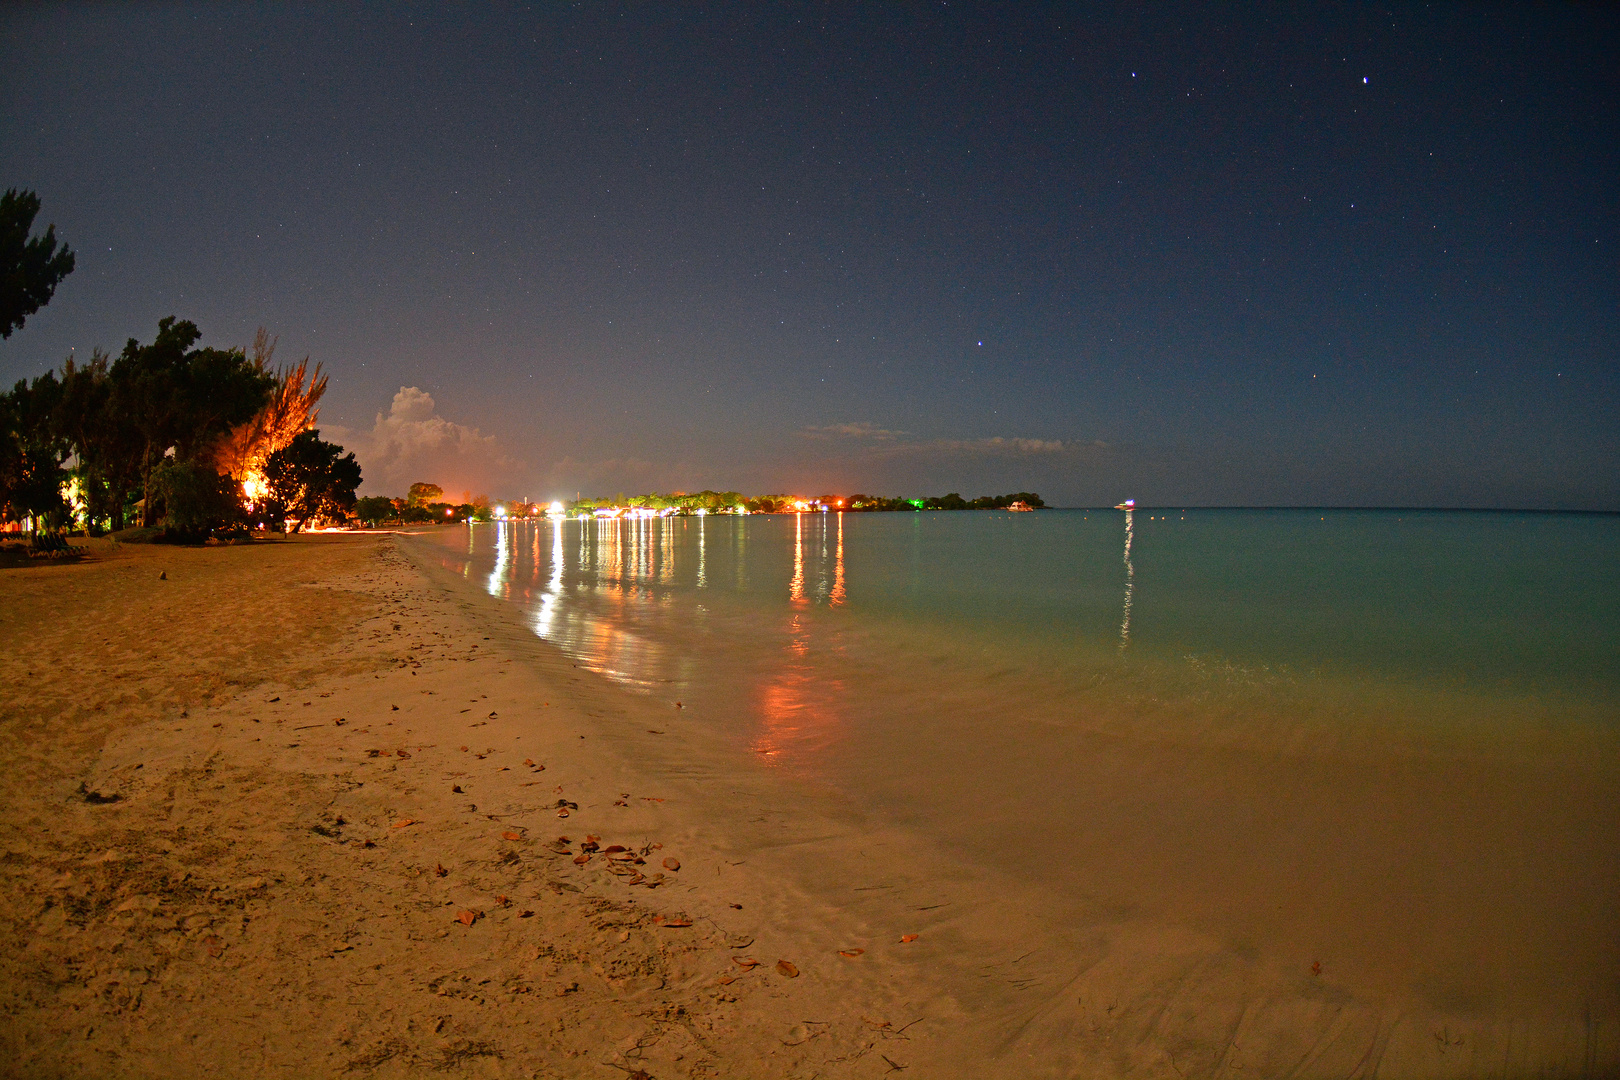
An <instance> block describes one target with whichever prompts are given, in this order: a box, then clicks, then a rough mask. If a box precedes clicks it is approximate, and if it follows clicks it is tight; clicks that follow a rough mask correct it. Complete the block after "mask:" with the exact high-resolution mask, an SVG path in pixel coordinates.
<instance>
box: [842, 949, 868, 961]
mask: <svg viewBox="0 0 1620 1080" xmlns="http://www.w3.org/2000/svg"><path fill="white" fill-rule="evenodd" d="M865 951H866V950H865V949H839V950H838V955H839V956H847V957H848V958H849V959H851V960H853V959H855V958H856V957H857V956H859V955H861V954H862V953H864V952H865Z"/></svg>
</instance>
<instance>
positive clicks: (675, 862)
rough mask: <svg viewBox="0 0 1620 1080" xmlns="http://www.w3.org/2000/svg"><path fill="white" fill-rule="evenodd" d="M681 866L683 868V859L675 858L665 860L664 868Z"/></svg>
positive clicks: (675, 868) (671, 868)
mask: <svg viewBox="0 0 1620 1080" xmlns="http://www.w3.org/2000/svg"><path fill="white" fill-rule="evenodd" d="M680 868H681V860H679V859H674V858H671V859H665V860H664V869H665V870H679V869H680Z"/></svg>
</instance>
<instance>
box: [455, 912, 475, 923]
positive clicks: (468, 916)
mask: <svg viewBox="0 0 1620 1080" xmlns="http://www.w3.org/2000/svg"><path fill="white" fill-rule="evenodd" d="M477 921H478V912H476V911H458V912H456V922H458V923H460V924H461V925H462V926H471V925H472V924H473V923H475V922H477Z"/></svg>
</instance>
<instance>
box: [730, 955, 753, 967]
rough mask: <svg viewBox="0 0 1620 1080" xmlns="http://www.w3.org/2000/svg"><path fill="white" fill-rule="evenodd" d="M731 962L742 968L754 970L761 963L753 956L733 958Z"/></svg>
mask: <svg viewBox="0 0 1620 1080" xmlns="http://www.w3.org/2000/svg"><path fill="white" fill-rule="evenodd" d="M731 962H732V963H733V964H736V965H737V966H738V967H740V968H744V969H752V968H757V967H759V961H758V960H755V959H754V958H753V957H752V956H733V957H732V958H731Z"/></svg>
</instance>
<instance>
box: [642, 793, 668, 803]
mask: <svg viewBox="0 0 1620 1080" xmlns="http://www.w3.org/2000/svg"><path fill="white" fill-rule="evenodd" d="M641 801H642V802H663V801H664V800H663V799H655V798H653V797H652V796H651V795H643V796H642V797H641Z"/></svg>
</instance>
